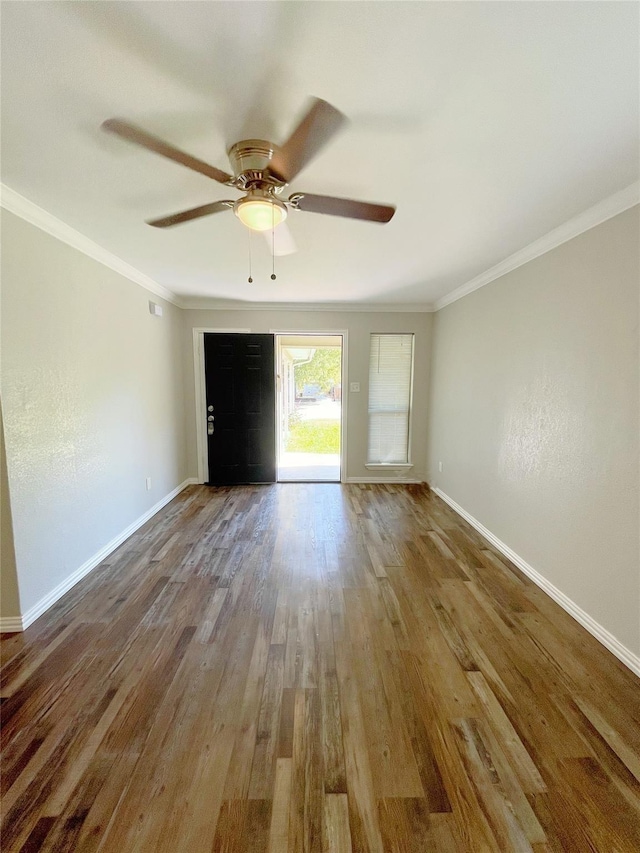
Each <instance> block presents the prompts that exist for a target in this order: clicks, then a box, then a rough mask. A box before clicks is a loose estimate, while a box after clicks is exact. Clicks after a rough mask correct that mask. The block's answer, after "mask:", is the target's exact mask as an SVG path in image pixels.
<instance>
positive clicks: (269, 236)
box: [262, 222, 298, 258]
mask: <svg viewBox="0 0 640 853" xmlns="http://www.w3.org/2000/svg"><path fill="white" fill-rule="evenodd" d="M262 234H264V239H265V241H266V243H267V246H268V247H269V251H270V252H271V254H272V255H275V257H276V258H280V257H283V256H284V255H293V254H294V252H297V251H298V247H297V246H296V241H295V240H294V239H293V234H292V233H291V230H290V229H289V226H288V225H287V223H286V222H281V223H280V225H278V227H277V228H275V229H274V230H272V231H263V232H262Z"/></svg>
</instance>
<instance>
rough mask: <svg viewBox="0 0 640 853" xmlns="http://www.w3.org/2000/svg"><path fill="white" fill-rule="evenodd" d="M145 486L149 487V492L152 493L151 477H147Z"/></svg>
mask: <svg viewBox="0 0 640 853" xmlns="http://www.w3.org/2000/svg"><path fill="white" fill-rule="evenodd" d="M145 485H146V487H147V491H148V492H150V491H151V477H147V479H146V480H145Z"/></svg>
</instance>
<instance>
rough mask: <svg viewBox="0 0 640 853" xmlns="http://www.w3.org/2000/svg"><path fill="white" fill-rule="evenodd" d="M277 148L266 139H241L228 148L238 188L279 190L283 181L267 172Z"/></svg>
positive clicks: (284, 184)
mask: <svg viewBox="0 0 640 853" xmlns="http://www.w3.org/2000/svg"><path fill="white" fill-rule="evenodd" d="M277 150H278V147H277V145H274V144H273V142H267V140H266V139H243V140H242V141H241V142H236V143H235V145H232V146H231V148H230V149H229V152H228V154H229V162H230V163H231V167H232V169H233V174H234V175H235V180H234V183H235V185H236V187H237V188H238V189H239V190H248V189H264V190H269V189H270V190H271V191H273V192H280V191H281V190H282V188H283V187H284V186H286V183H285V181H282V180H280V179H279V178H276V177H275V176H274V175H271V174H269V172H268V169H269V164H270V162H271V160H272V158H273V155H274V154H275V152H276V151H277Z"/></svg>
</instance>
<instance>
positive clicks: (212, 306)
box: [180, 296, 435, 314]
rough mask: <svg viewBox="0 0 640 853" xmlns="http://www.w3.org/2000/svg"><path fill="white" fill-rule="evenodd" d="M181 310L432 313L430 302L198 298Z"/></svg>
mask: <svg viewBox="0 0 640 853" xmlns="http://www.w3.org/2000/svg"><path fill="white" fill-rule="evenodd" d="M180 305H181V307H182V308H187V309H191V310H201V311H333V312H344V311H349V312H355V311H357V312H359V313H361V314H367V313H374V314H380V313H386V314H388V313H405V314H427V313H431V312H432V311H435V308H434V306H433V305H431V304H429V303H406V304H405V303H402V302H390V303H379V302H373V303H372V302H239V301H233V300H228V299H226V300H225V299H207V298H198V297H197V296H192V297H185V298H183V299H182V300H181V302H180Z"/></svg>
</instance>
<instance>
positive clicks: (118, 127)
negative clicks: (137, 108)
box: [102, 118, 233, 184]
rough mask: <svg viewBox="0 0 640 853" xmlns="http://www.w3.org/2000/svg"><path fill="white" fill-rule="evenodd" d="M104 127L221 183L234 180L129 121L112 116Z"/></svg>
mask: <svg viewBox="0 0 640 853" xmlns="http://www.w3.org/2000/svg"><path fill="white" fill-rule="evenodd" d="M102 129H103V130H106V131H107V132H108V133H114V134H115V135H116V136H120V137H122V139H127V140H128V141H129V142H133V143H134V144H135V145H140V146H142V148H146V149H148V150H149V151H155V153H156V154H160V156H161V157H167V158H168V159H169V160H173V161H174V162H175V163H179V164H180V165H181V166H186V167H187V169H193V171H194V172H200V174H201V175H206V177H207V178H213V180H214V181H218V183H220V184H228V183H232V182H233V176H232V175H228V174H227V173H226V172H223V171H222V169H216V167H215V166H210V165H209V164H208V163H205V162H204V161H202V160H198V158H197V157H192V156H191V155H190V154H185V152H184V151H180V149H179V148H174V147H173V145H169V144H168V143H167V142H163V141H162V139H158V137H157V136H152V135H151V134H150V133H147V132H146V130H142V129H141V128H139V127H136V126H135V125H133V124H129V122H127V121H122V120H121V119H119V118H110V119H107V121H105V122H103V123H102Z"/></svg>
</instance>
